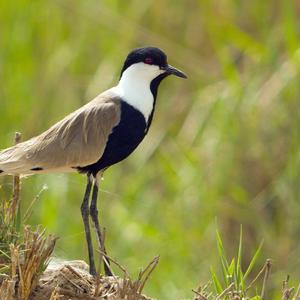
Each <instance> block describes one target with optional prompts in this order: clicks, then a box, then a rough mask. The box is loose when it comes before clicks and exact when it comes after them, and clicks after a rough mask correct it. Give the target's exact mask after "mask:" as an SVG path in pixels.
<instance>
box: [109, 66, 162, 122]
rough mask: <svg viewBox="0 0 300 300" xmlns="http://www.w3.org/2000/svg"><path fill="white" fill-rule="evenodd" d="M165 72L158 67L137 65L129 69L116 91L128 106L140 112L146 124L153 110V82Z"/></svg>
mask: <svg viewBox="0 0 300 300" xmlns="http://www.w3.org/2000/svg"><path fill="white" fill-rule="evenodd" d="M163 72H164V71H162V70H160V69H159V67H158V66H154V65H146V64H144V63H137V64H134V65H132V66H130V67H129V68H127V69H126V70H125V71H124V72H123V74H122V77H121V79H120V81H119V83H118V85H117V86H116V87H115V88H113V89H114V91H115V92H116V93H117V94H118V96H119V97H121V98H122V99H123V100H124V101H126V102H127V103H128V104H130V105H131V106H133V107H134V108H136V109H137V110H139V111H140V112H141V113H142V114H143V115H144V117H145V120H146V122H147V121H148V119H149V116H150V114H151V112H152V110H153V103H154V97H153V95H152V92H151V90H150V84H151V81H152V80H153V79H154V78H156V77H157V76H158V75H159V74H161V73H163Z"/></svg>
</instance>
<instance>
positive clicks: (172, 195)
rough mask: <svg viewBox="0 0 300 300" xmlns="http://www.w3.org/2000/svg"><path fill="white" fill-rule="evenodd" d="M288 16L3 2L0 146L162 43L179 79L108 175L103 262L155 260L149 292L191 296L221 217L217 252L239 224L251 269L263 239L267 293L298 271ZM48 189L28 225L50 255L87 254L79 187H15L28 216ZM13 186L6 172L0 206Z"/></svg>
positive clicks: (200, 8)
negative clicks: (52, 249) (38, 228)
mask: <svg viewBox="0 0 300 300" xmlns="http://www.w3.org/2000/svg"><path fill="white" fill-rule="evenodd" d="M299 15H300V7H299V4H298V2H297V1H292V0H291V1H283V0H282V1H274V0H273V1H272V0H266V1H260V0H253V1H235V0H226V1H219V0H213V1H208V0H199V1H171V0H163V1H160V2H159V3H158V2H157V1H153V0H152V1H151V0H146V1H143V2H140V1H136V0H135V1H121V0H114V1H111V0H110V1H108V0H106V1H101V2H99V1H96V0H87V1H78V2H76V3H75V2H73V1H68V0H67V1H61V0H55V1H40V0H36V1H31V2H28V1H24V0H18V1H0V80H1V88H0V147H1V148H4V147H6V146H9V145H11V144H12V141H13V136H14V132H15V131H21V132H22V133H23V138H24V139H26V138H29V137H31V136H33V135H35V134H38V133H40V132H41V131H42V130H45V129H46V128H48V126H50V125H52V124H53V123H54V122H55V121H58V120H59V119H60V118H62V117H63V116H64V115H66V114H67V113H69V112H71V111H72V110H74V109H76V108H77V107H79V106H80V105H82V104H83V103H85V102H86V101H88V100H90V99H91V98H93V97H94V96H95V95H97V93H99V92H101V91H103V90H104V89H106V88H108V87H111V86H112V85H114V84H115V83H116V81H117V78H118V75H119V70H120V68H121V65H122V62H123V59H124V56H125V55H126V53H127V52H128V51H129V50H131V49H132V48H133V47H136V46H141V45H149V44H151V45H156V46H159V47H161V48H163V49H164V50H165V51H166V52H167V53H168V55H169V61H170V63H171V64H172V65H174V66H176V67H178V68H180V69H182V70H183V71H185V72H186V73H187V74H188V76H189V80H187V81H183V80H177V79H176V78H169V79H167V80H166V81H165V82H164V83H163V84H162V86H161V87H160V91H159V97H158V102H157V108H156V114H155V117H154V120H153V126H152V128H151V130H150V132H149V134H148V136H147V138H146V139H145V141H144V142H143V144H142V145H141V146H140V147H139V148H138V150H137V151H136V152H135V153H134V155H132V156H131V157H130V158H129V159H128V160H126V161H124V162H122V163H121V164H119V165H118V166H114V167H112V168H111V169H110V170H108V171H107V172H106V174H105V180H104V182H102V185H101V191H102V192H101V194H100V199H99V206H100V216H101V222H102V224H104V225H105V227H106V228H107V248H108V251H109V254H110V255H111V256H112V257H114V258H117V259H118V261H119V262H120V263H122V265H124V266H127V267H128V269H129V270H130V271H131V270H138V268H139V267H141V266H145V265H146V264H147V263H148V261H149V260H151V258H153V257H154V256H155V255H157V254H160V256H161V260H160V263H159V266H158V268H157V269H156V270H155V272H154V273H153V276H152V282H151V283H152V284H151V285H148V286H147V287H146V293H147V294H149V295H152V296H153V297H156V298H158V299H182V298H188V297H192V292H191V289H192V288H194V287H195V286H196V284H197V283H198V282H199V281H201V282H207V281H208V279H209V278H210V274H209V269H210V266H211V265H212V266H216V265H217V264H218V255H217V249H215V246H214V245H215V217H217V218H218V223H219V228H220V233H221V234H222V237H223V243H224V245H225V248H226V249H227V255H228V257H233V256H234V253H235V246H234V245H236V244H237V243H238V240H239V238H238V237H239V227H240V224H243V236H244V237H245V239H244V245H243V249H244V250H243V258H244V262H243V264H245V265H246V266H247V265H249V263H250V261H251V257H252V256H253V253H252V251H251V249H254V248H255V246H256V245H258V244H259V243H260V241H261V240H262V239H264V245H263V247H262V249H261V253H262V254H261V256H260V257H259V258H258V262H257V265H262V264H263V263H264V261H265V259H266V257H270V258H272V259H273V261H274V265H275V266H276V268H274V270H273V275H272V277H271V278H270V284H269V291H268V295H270V297H272V295H273V294H272V293H273V290H274V289H277V288H278V286H279V284H280V282H281V281H282V279H283V278H285V277H286V274H290V275H291V281H292V280H295V282H291V285H296V283H297V280H298V279H299V278H300V271H299V270H300V268H299V265H300V256H299V252H300V242H299V228H300V201H299V197H300V185H299V182H300V172H299V169H300V160H299V149H300V109H299V103H300V102H299V99H300V92H299V86H300V82H299V81H300V79H299V78H300V77H299V70H300V54H299V53H300V52H299V49H300V45H299V38H300V36H299V34H300V32H299V31H300V30H299V28H300V25H299ZM45 185H47V187H48V189H47V190H45V191H43V192H42V194H41V195H40V197H39V200H38V201H36V202H35V205H34V209H33V212H32V215H31V217H30V219H29V222H30V223H31V224H32V225H36V224H42V225H43V226H44V227H46V228H47V230H48V231H49V232H52V233H53V234H55V235H58V236H60V237H61V238H60V240H59V241H58V244H57V248H56V255H57V256H59V257H63V258H70V259H78V258H86V249H85V246H84V232H83V227H82V223H81V218H80V209H79V208H80V202H81V198H82V196H83V192H84V185H85V179H84V178H83V177H82V176H80V175H61V174H60V175H49V176H45V175H42V176H35V177H29V178H27V179H24V180H23V187H22V192H21V198H22V211H23V212H25V211H26V208H27V207H28V206H29V203H31V201H32V199H33V198H34V197H35V196H36V195H37V194H38V193H39V192H40V191H41V190H42V188H43V187H44V186H45ZM10 191H11V183H10V179H9V178H3V179H2V178H1V189H0V198H1V199H3V198H8V197H9V195H10ZM230 263H231V261H230ZM230 263H229V265H230ZM245 269H246V268H245V266H243V270H245ZM257 271H258V270H256V269H255V268H254V270H253V272H254V274H256V272H257Z"/></svg>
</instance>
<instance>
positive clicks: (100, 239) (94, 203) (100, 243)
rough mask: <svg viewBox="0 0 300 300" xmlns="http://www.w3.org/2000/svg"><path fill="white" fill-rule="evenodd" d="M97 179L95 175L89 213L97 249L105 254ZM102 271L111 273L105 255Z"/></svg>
mask: <svg viewBox="0 0 300 300" xmlns="http://www.w3.org/2000/svg"><path fill="white" fill-rule="evenodd" d="M97 179H98V178H97V177H96V178H95V181H94V186H93V194H92V201H91V206H90V215H91V218H92V221H93V223H94V226H95V230H96V235H97V241H98V246H99V249H100V250H101V251H102V252H104V254H106V250H105V245H104V239H103V236H102V230H101V227H100V224H99V219H98V209H97V197H98V190H99V187H98V184H99V182H98V180H97ZM104 271H105V274H106V275H107V276H112V275H113V274H112V272H111V270H110V267H109V259H108V258H107V257H105V260H104Z"/></svg>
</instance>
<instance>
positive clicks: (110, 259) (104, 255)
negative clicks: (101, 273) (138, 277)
mask: <svg viewBox="0 0 300 300" xmlns="http://www.w3.org/2000/svg"><path fill="white" fill-rule="evenodd" d="M97 251H98V252H99V253H100V254H101V255H102V257H103V259H104V258H105V257H107V258H108V259H109V261H111V262H112V263H114V264H115V265H116V266H117V267H119V269H120V270H121V271H122V272H123V273H124V274H125V275H126V277H129V274H128V272H127V271H126V269H125V268H124V267H123V266H122V265H121V264H119V263H118V262H117V261H116V260H114V259H113V258H111V257H110V256H108V255H107V254H106V253H105V252H103V251H102V250H100V249H97Z"/></svg>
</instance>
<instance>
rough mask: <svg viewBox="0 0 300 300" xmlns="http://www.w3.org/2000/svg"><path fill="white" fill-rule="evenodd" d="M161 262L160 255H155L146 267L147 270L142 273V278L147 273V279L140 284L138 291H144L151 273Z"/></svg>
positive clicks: (140, 292)
mask: <svg viewBox="0 0 300 300" xmlns="http://www.w3.org/2000/svg"><path fill="white" fill-rule="evenodd" d="M158 262H159V255H158V256H156V257H154V258H153V260H152V261H151V262H150V263H149V264H148V266H147V267H146V268H145V270H143V271H142V272H141V274H140V276H139V277H140V279H142V278H143V276H144V274H146V277H145V279H144V280H143V281H142V283H141V284H140V286H139V288H138V293H139V294H140V295H141V294H142V291H143V289H144V286H145V284H146V282H147V280H148V279H149V277H150V275H151V273H152V272H153V271H154V269H155V267H156V266H157V264H158Z"/></svg>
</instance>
